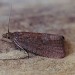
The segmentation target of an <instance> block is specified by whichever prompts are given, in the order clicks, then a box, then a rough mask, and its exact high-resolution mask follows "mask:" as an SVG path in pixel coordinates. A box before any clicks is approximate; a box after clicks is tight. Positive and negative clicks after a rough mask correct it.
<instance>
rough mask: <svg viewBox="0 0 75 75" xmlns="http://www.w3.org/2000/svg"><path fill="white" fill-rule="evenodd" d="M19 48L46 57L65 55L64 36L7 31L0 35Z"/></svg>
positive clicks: (61, 56)
mask: <svg viewBox="0 0 75 75" xmlns="http://www.w3.org/2000/svg"><path fill="white" fill-rule="evenodd" d="M9 22H10V18H9ZM2 37H3V38H6V39H9V40H11V41H12V43H13V44H14V45H15V46H16V47H18V48H19V49H20V50H24V51H26V52H27V53H28V57H29V53H33V54H36V55H39V56H43V57H48V58H63V57H65V47H64V40H65V38H64V36H62V35H58V34H47V33H33V32H10V31H9V25H8V32H7V33H5V34H3V35H2Z"/></svg>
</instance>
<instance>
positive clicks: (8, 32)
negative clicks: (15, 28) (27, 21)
mask: <svg viewBox="0 0 75 75" xmlns="http://www.w3.org/2000/svg"><path fill="white" fill-rule="evenodd" d="M11 12H12V4H11V6H10V13H9V21H8V33H10V29H9V26H10V20H11Z"/></svg>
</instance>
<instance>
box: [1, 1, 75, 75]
mask: <svg viewBox="0 0 75 75" xmlns="http://www.w3.org/2000/svg"><path fill="white" fill-rule="evenodd" d="M11 7H12V9H11ZM10 13H11V16H10V32H14V31H26V32H40V33H50V34H52V33H53V34H61V35H63V36H64V37H65V51H66V57H65V58H63V59H53V58H45V57H41V56H34V55H32V54H30V55H31V57H30V58H29V59H27V58H26V56H27V54H24V51H19V50H15V48H13V45H12V43H9V42H5V41H3V40H2V39H3V38H2V34H4V33H6V32H7V30H8V23H9V14H10ZM0 75H75V1H74V0H0Z"/></svg>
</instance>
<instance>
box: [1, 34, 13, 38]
mask: <svg viewBox="0 0 75 75" xmlns="http://www.w3.org/2000/svg"><path fill="white" fill-rule="evenodd" d="M11 35H12V33H5V34H3V35H2V37H3V38H7V39H11Z"/></svg>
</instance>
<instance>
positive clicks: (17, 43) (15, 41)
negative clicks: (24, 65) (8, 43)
mask: <svg viewBox="0 0 75 75" xmlns="http://www.w3.org/2000/svg"><path fill="white" fill-rule="evenodd" d="M13 42H14V43H15V44H16V45H17V46H18V47H19V48H20V51H21V50H24V51H26V52H27V54H28V58H29V52H28V51H27V50H26V49H23V47H22V46H21V45H20V43H19V42H18V41H17V39H16V38H14V40H13Z"/></svg>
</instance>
